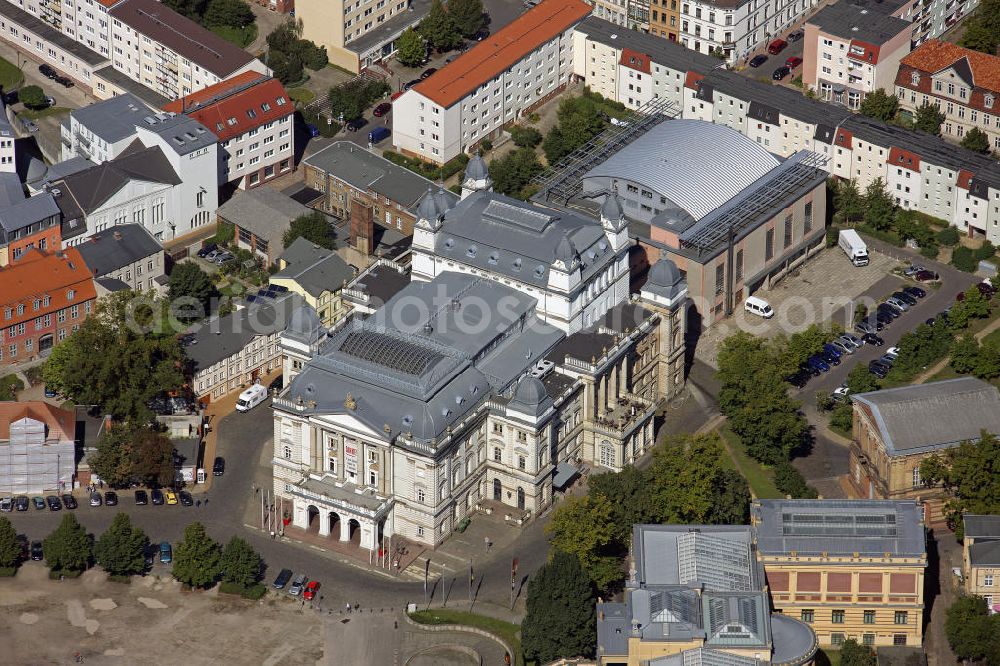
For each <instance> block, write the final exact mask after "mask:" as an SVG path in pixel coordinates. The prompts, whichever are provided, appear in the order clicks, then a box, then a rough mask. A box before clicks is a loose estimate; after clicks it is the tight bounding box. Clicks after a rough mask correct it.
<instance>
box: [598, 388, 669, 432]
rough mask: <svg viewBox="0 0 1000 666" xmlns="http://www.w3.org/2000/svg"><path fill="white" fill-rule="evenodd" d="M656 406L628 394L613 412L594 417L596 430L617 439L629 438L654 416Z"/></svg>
mask: <svg viewBox="0 0 1000 666" xmlns="http://www.w3.org/2000/svg"><path fill="white" fill-rule="evenodd" d="M653 410H654V405H653V403H652V402H650V401H649V400H646V399H645V398H640V397H639V396H637V395H632V394H626V395H624V396H622V397H620V398H618V401H617V404H615V405H614V407H613V408H612V409H611V411H608V412H605V413H604V414H601V415H599V416H595V417H594V430H595V431H596V432H599V433H602V434H605V435H609V436H611V437H615V438H624V437H628V436H629V435H630V434H631V433H632V431H633V430H635V429H636V428H637V427H639V426H641V425H642V424H643V423H645V422H646V421H647V420H648V419H649V417H650V416H652V414H653Z"/></svg>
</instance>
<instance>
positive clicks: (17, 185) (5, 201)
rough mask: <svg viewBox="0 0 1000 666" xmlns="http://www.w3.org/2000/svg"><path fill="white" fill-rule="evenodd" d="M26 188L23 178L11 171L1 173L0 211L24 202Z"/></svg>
mask: <svg viewBox="0 0 1000 666" xmlns="http://www.w3.org/2000/svg"><path fill="white" fill-rule="evenodd" d="M24 199H25V195H24V186H23V185H22V184H21V178H20V177H19V176H18V175H17V174H16V173H13V172H11V171H3V172H0V210H2V208H4V207H6V206H11V205H13V204H16V203H18V202H19V201H24Z"/></svg>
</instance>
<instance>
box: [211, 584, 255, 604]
mask: <svg viewBox="0 0 1000 666" xmlns="http://www.w3.org/2000/svg"><path fill="white" fill-rule="evenodd" d="M219 593H220V594H238V595H240V596H241V597H243V598H244V599H252V600H253V601H257V600H258V599H260V598H261V597H263V596H264V595H265V594H267V587H266V586H265V585H262V584H261V583H257V584H256V585H251V586H250V587H243V586H242V585H240V584H238V583H220V584H219Z"/></svg>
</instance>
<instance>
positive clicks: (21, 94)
mask: <svg viewBox="0 0 1000 666" xmlns="http://www.w3.org/2000/svg"><path fill="white" fill-rule="evenodd" d="M18 99H19V100H21V104H24V105H25V106H26V107H28V108H29V109H43V108H45V105H46V104H47V102H46V101H45V92H44V91H43V90H42V89H41V88H40V87H38V86H24V87H23V88H21V89H20V90H19V91H18Z"/></svg>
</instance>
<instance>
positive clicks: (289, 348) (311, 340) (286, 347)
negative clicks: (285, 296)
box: [281, 303, 326, 386]
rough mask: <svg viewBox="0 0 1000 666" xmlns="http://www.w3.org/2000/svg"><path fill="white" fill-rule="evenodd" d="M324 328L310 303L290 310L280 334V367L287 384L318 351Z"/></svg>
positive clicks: (286, 384) (323, 336)
mask: <svg viewBox="0 0 1000 666" xmlns="http://www.w3.org/2000/svg"><path fill="white" fill-rule="evenodd" d="M325 337H326V328H325V327H324V326H323V323H322V322H321V321H320V318H319V315H318V314H316V310H314V309H313V307H312V306H311V305H309V304H308V303H305V304H303V305H300V306H299V307H297V308H295V310H294V311H292V316H291V317H290V318H289V320H288V326H287V327H286V328H285V331H284V332H283V333H282V334H281V369H282V374H283V375H284V384H285V386H288V385H289V384H290V383H291V381H292V379H294V378H295V375H297V374H299V372H300V371H301V370H302V366H303V365H305V364H306V362H307V361H308V360H309V359H311V358H312V357H313V356H315V355H316V354H317V353H318V352H319V345H320V342H322V341H323V339H324V338H325Z"/></svg>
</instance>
